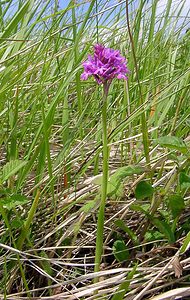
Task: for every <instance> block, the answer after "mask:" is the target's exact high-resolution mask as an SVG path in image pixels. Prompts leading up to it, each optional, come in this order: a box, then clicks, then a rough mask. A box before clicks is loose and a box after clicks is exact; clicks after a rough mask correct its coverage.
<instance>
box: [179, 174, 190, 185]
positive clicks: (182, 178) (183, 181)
mask: <svg viewBox="0 0 190 300" xmlns="http://www.w3.org/2000/svg"><path fill="white" fill-rule="evenodd" d="M179 183H180V185H181V189H187V188H190V176H188V175H186V174H185V172H181V173H180V174H179Z"/></svg>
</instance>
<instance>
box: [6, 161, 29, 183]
mask: <svg viewBox="0 0 190 300" xmlns="http://www.w3.org/2000/svg"><path fill="white" fill-rule="evenodd" d="M26 163H27V162H26V161H23V160H18V159H16V160H11V161H10V162H8V163H6V165H5V166H3V169H2V175H1V181H2V182H4V181H6V180H7V179H8V178H9V177H11V176H13V175H15V174H16V173H17V172H18V171H19V170H20V169H22V168H23V167H24V166H25V165H26Z"/></svg>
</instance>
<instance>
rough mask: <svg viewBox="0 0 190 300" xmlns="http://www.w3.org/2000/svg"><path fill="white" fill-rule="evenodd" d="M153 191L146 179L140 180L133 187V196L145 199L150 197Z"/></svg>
mask: <svg viewBox="0 0 190 300" xmlns="http://www.w3.org/2000/svg"><path fill="white" fill-rule="evenodd" d="M153 193H154V188H153V187H152V185H151V184H150V183H148V182H146V181H140V182H139V183H138V184H137V186H136V189H135V197H136V198H137V199H139V200H140V199H145V198H148V197H151V196H152V195H153Z"/></svg>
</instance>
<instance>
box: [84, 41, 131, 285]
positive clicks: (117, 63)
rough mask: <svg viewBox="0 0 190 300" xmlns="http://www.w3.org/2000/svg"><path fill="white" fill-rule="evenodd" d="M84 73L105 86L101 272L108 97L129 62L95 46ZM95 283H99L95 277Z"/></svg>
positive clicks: (99, 230) (97, 255) (97, 261)
mask: <svg viewBox="0 0 190 300" xmlns="http://www.w3.org/2000/svg"><path fill="white" fill-rule="evenodd" d="M83 67H84V72H83V73H82V75H81V80H87V79H88V77H89V76H93V77H94V78H95V80H96V81H97V83H98V84H102V85H103V106H102V145H103V175H102V190H101V201H100V207H99V212H98V221H97V234H96V253H95V267H94V271H95V272H98V271H99V270H100V263H101V258H102V254H103V233H104V218H105V204H106V198H107V185H108V162H109V154H108V153H109V151H108V143H107V96H108V91H109V87H110V84H111V82H112V80H113V79H114V78H117V79H124V80H127V73H129V70H128V69H127V61H126V59H125V58H124V57H123V56H121V54H120V52H119V51H118V50H114V49H111V48H106V47H104V46H103V45H99V44H98V45H95V46H94V55H93V56H91V55H88V59H87V60H86V61H85V62H83ZM94 282H95V283H96V282H98V277H95V280H94Z"/></svg>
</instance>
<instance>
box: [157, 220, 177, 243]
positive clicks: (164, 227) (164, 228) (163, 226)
mask: <svg viewBox="0 0 190 300" xmlns="http://www.w3.org/2000/svg"><path fill="white" fill-rule="evenodd" d="M152 223H153V224H154V225H155V226H156V227H157V228H158V229H159V230H160V232H162V233H163V234H164V235H165V237H166V238H167V239H168V242H169V243H171V244H172V243H174V242H175V236H174V233H173V231H172V229H171V227H170V225H169V224H168V223H167V222H165V221H162V220H159V219H155V218H152Z"/></svg>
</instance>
